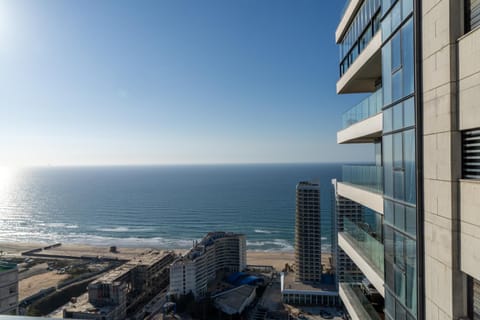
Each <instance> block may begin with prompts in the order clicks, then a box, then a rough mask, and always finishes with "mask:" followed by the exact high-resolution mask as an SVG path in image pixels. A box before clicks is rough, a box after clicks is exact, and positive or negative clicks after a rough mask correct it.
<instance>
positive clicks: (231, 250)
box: [169, 232, 247, 298]
mask: <svg viewBox="0 0 480 320" xmlns="http://www.w3.org/2000/svg"><path fill="white" fill-rule="evenodd" d="M246 247H247V245H246V238H245V235H243V234H236V233H227V232H211V233H209V234H207V235H206V236H205V237H204V238H203V239H202V240H201V241H200V242H199V243H196V244H195V245H194V247H193V248H192V249H190V251H189V252H188V253H187V254H186V255H185V256H183V257H180V258H178V259H177V260H175V262H174V263H173V264H172V265H171V266H170V291H169V294H170V295H174V296H182V295H187V294H189V293H190V292H191V293H192V294H193V295H194V296H195V298H198V297H201V296H204V295H205V294H206V292H207V289H208V283H209V282H210V281H212V280H214V279H215V277H216V274H217V272H218V271H227V272H237V271H243V270H244V269H245V268H246V266H247V257H246V255H247V253H246V252H247V251H246Z"/></svg>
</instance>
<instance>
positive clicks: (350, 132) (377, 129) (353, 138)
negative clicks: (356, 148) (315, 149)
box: [337, 113, 383, 144]
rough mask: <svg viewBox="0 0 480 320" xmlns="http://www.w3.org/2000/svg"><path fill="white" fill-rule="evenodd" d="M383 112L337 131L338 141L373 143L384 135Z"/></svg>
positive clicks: (340, 142)
mask: <svg viewBox="0 0 480 320" xmlns="http://www.w3.org/2000/svg"><path fill="white" fill-rule="evenodd" d="M382 130H383V113H378V114H376V115H374V116H373V117H370V118H367V119H365V120H362V121H359V122H357V123H354V124H352V125H351V126H349V127H348V128H345V129H343V130H340V131H338V132H337V143H338V144H342V143H372V142H374V141H375V139H378V138H380V137H381V136H382Z"/></svg>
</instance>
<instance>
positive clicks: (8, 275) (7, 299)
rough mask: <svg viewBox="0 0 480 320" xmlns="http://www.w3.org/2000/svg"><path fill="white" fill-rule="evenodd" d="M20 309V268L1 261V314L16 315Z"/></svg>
mask: <svg viewBox="0 0 480 320" xmlns="http://www.w3.org/2000/svg"><path fill="white" fill-rule="evenodd" d="M17 308H18V268H17V265H16V264H13V263H9V262H4V261H0V314H16V313H17Z"/></svg>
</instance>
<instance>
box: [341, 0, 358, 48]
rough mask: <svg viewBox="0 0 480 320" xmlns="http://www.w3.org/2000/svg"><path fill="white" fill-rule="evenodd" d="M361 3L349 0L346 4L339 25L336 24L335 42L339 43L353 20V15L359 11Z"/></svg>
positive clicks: (356, 0)
mask: <svg viewBox="0 0 480 320" xmlns="http://www.w3.org/2000/svg"><path fill="white" fill-rule="evenodd" d="M362 3H363V1H362V0H351V1H350V3H349V4H348V6H347V8H346V9H345V12H344V13H343V15H342V18H341V19H340V23H339V24H338V27H337V30H336V31H335V41H336V42H337V43H340V42H341V41H342V39H343V37H344V35H345V33H346V32H347V30H348V27H349V26H350V23H351V22H352V20H353V19H354V18H355V15H356V14H357V12H358V9H360V5H361V4H362Z"/></svg>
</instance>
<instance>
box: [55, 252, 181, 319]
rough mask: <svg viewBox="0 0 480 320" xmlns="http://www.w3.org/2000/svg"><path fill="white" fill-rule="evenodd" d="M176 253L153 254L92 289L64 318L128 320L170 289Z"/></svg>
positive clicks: (68, 308) (133, 263)
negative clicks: (170, 277)
mask: <svg viewBox="0 0 480 320" xmlns="http://www.w3.org/2000/svg"><path fill="white" fill-rule="evenodd" d="M174 259H175V254H174V253H173V252H159V251H150V252H147V253H145V254H142V255H139V256H137V257H136V258H134V259H132V260H131V261H129V262H127V263H126V264H124V265H122V266H120V267H118V268H116V269H114V270H112V271H111V272H109V273H107V274H105V275H104V276H102V277H100V278H99V279H97V280H95V281H94V282H92V283H91V284H89V285H88V294H85V295H83V296H81V297H79V298H77V301H76V302H75V303H73V304H70V305H69V306H68V307H67V308H65V309H64V311H63V317H64V318H73V319H99V320H116V319H125V318H126V316H127V314H129V313H130V312H133V311H135V310H136V309H137V308H138V307H139V306H140V305H141V303H144V302H146V301H147V300H148V299H150V298H152V297H153V296H155V295H156V294H158V293H159V292H160V291H161V290H162V289H164V288H166V287H168V280H169V272H168V268H169V265H170V264H171V263H172V262H173V261H174Z"/></svg>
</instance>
